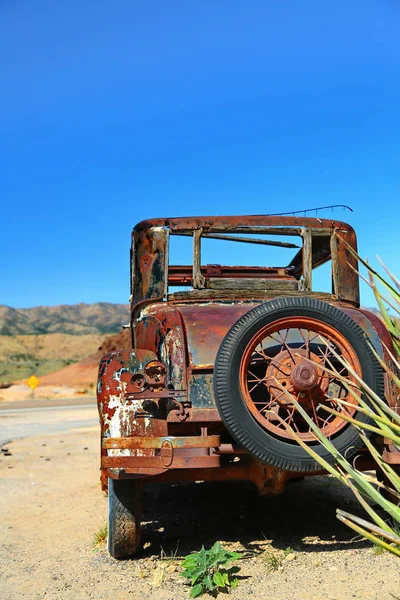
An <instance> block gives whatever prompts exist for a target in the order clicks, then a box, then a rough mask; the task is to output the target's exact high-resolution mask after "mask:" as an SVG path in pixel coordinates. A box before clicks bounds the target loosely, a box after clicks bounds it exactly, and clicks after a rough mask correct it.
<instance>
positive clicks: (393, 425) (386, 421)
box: [320, 398, 400, 434]
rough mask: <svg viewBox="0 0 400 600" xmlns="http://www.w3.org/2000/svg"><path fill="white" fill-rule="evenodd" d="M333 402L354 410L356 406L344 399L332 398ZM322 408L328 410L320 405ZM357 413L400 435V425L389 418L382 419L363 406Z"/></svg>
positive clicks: (358, 408) (359, 407)
mask: <svg viewBox="0 0 400 600" xmlns="http://www.w3.org/2000/svg"><path fill="white" fill-rule="evenodd" d="M331 400H334V401H335V402H336V404H339V405H343V406H345V407H346V408H354V404H352V403H351V402H346V400H343V399H342V398H331ZM320 406H321V409H325V408H327V407H326V406H324V405H320ZM357 412H360V413H362V414H364V415H366V416H367V417H370V418H371V419H373V420H374V421H375V422H376V423H379V425H380V424H382V425H385V426H387V427H390V428H391V429H393V430H394V431H397V432H398V433H399V434H400V425H397V423H393V421H391V420H390V419H388V418H387V417H381V416H380V415H377V414H376V413H374V412H373V411H372V410H370V409H368V408H364V407H363V406H358V407H357ZM360 425H362V423H361V422H360Z"/></svg>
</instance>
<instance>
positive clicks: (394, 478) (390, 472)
mask: <svg viewBox="0 0 400 600" xmlns="http://www.w3.org/2000/svg"><path fill="white" fill-rule="evenodd" d="M360 436H361V439H362V440H363V442H364V444H365V445H366V447H367V448H368V450H369V451H370V453H371V455H372V457H373V458H374V460H375V462H376V463H377V464H378V465H379V467H380V469H381V470H382V471H383V473H384V474H385V475H386V477H387V478H388V479H389V481H390V482H391V484H392V485H393V486H394V488H395V490H400V476H399V475H398V474H397V473H396V471H395V470H394V469H392V467H391V466H390V465H389V464H388V463H387V462H385V461H384V460H383V458H382V456H381V455H380V454H379V452H378V451H377V449H376V448H375V447H374V445H373V444H371V442H370V440H369V439H368V438H367V436H365V435H363V434H360ZM395 490H394V491H395ZM395 494H396V495H399V497H400V494H398V492H396V491H395Z"/></svg>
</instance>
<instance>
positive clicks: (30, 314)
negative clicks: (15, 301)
mask: <svg viewBox="0 0 400 600" xmlns="http://www.w3.org/2000/svg"><path fill="white" fill-rule="evenodd" d="M128 322H129V305H128V304H111V303H108V302H97V303H95V304H83V303H81V304H73V305H67V304H60V305H59V306H36V307H34V308H11V307H9V306H4V305H0V335H32V334H46V333H68V334H72V335H85V334H90V333H91V334H112V333H117V332H118V331H119V330H120V329H121V326H122V325H124V324H126V323H128Z"/></svg>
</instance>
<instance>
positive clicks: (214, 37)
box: [0, 0, 400, 307]
mask: <svg viewBox="0 0 400 600" xmlns="http://www.w3.org/2000/svg"><path fill="white" fill-rule="evenodd" d="M399 31H400V2H398V1H397V0H379V1H378V0H376V1H373V0H362V1H361V0H353V1H352V2H348V1H341V0H337V1H336V2H321V1H317V0H302V1H301V2H300V1H295V0H286V1H285V2H278V1H275V2H272V1H270V2H268V1H266V0H264V1H257V0H253V1H251V0H249V1H246V2H245V1H235V0H230V1H225V0H219V1H216V0H213V1H211V0H203V1H202V2H194V1H193V2H192V1H189V0H186V1H174V0H168V2H163V1H162V0H159V1H154V0H146V1H145V2H143V1H142V2H139V1H133V0H129V1H128V0H127V1H119V2H114V3H110V2H105V1H104V0H96V1H85V0H80V1H74V0H70V1H69V2H53V1H50V0H49V1H47V2H45V1H43V0H35V2H32V1H30V2H28V1H23V0H21V1H18V2H11V0H3V1H2V2H1V3H0V72H1V87H2V93H1V95H0V186H1V187H0V193H1V198H2V211H1V216H2V228H1V236H0V244H1V251H2V257H3V259H2V261H1V263H0V281H1V287H0V290H1V294H0V303H1V304H7V305H10V306H15V307H29V306H35V305H40V304H43V305H47V304H60V303H75V302H95V301H110V302H126V301H127V299H128V294H129V244H130V231H131V229H132V227H133V225H134V224H135V223H136V222H138V221H139V220H141V219H143V218H148V217H155V216H176V215H190V214H224V213H225V214H246V213H254V214H260V213H269V212H273V213H276V212H280V211H282V210H297V209H303V208H307V207H313V206H320V205H326V204H331V203H333V204H337V203H344V204H349V205H350V206H352V208H353V209H354V213H353V214H349V213H345V214H343V213H342V212H337V213H334V215H333V216H335V217H336V218H339V219H343V220H346V219H347V220H349V221H350V222H351V223H352V224H353V226H354V227H355V228H356V230H357V232H358V235H359V247H360V251H361V253H362V255H364V256H368V257H369V258H370V259H374V257H375V255H376V254H379V255H380V256H381V257H382V259H384V260H385V262H386V263H387V264H388V266H389V267H391V268H392V270H393V271H394V272H397V274H398V273H399V272H400V258H399V252H398V230H399V225H400V218H399V204H400V202H399V197H400V169H399V162H400V119H399V109H400V43H399ZM320 216H327V217H329V216H331V213H326V214H325V215H324V214H321V215H320ZM241 251H243V250H242V249H241ZM234 258H236V257H234ZM363 302H364V304H367V305H368V304H372V296H371V294H370V293H369V292H368V290H366V291H365V290H364V294H363Z"/></svg>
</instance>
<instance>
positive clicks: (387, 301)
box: [347, 262, 400, 314]
mask: <svg viewBox="0 0 400 600" xmlns="http://www.w3.org/2000/svg"><path fill="white" fill-rule="evenodd" d="M347 264H348V266H349V267H350V269H352V270H353V271H354V272H355V273H357V275H358V276H359V278H360V279H362V280H363V281H364V282H365V283H366V284H367V286H368V287H370V288H371V289H373V288H372V285H371V283H370V282H369V281H368V279H367V278H366V277H364V275H362V273H360V271H357V269H355V268H354V267H353V265H351V264H350V263H349V262H348V263H347ZM379 295H380V297H381V298H382V300H384V301H385V302H386V304H387V305H388V306H390V308H393V310H394V311H395V312H397V313H398V314H400V308H399V307H398V306H396V304H393V302H391V301H390V300H388V298H386V296H384V295H383V294H381V292H379Z"/></svg>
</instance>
